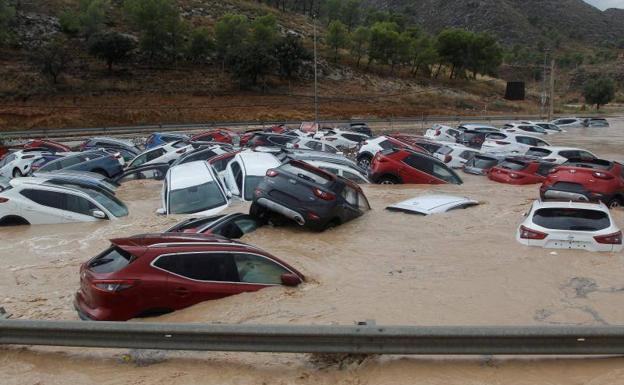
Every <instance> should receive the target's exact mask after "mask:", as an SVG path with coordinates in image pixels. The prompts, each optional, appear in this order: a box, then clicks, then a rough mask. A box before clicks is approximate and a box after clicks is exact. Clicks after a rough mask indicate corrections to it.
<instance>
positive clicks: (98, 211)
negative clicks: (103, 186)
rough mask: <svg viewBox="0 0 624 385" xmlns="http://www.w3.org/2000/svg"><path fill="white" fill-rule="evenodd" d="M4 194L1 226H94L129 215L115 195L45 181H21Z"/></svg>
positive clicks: (0, 199)
mask: <svg viewBox="0 0 624 385" xmlns="http://www.w3.org/2000/svg"><path fill="white" fill-rule="evenodd" d="M11 187H12V188H9V189H6V190H4V191H2V192H1V193H0V224H24V225H27V224H32V225H39V224H55V223H69V222H92V221H97V220H101V219H116V218H118V217H123V216H126V215H128V209H127V208H126V206H125V205H124V204H123V203H122V202H121V201H120V200H118V199H117V198H115V197H114V196H113V195H112V194H107V193H104V192H103V191H101V190H98V189H91V188H88V187H83V186H71V187H69V186H58V185H55V184H52V183H47V180H46V179H41V178H17V179H13V180H12V181H11Z"/></svg>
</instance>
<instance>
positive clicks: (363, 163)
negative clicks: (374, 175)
mask: <svg viewBox="0 0 624 385" xmlns="http://www.w3.org/2000/svg"><path fill="white" fill-rule="evenodd" d="M371 159H372V158H371V157H370V156H368V155H364V156H362V157H360V158H359V159H358V166H360V167H362V168H363V169H364V170H368V168H369V167H370V164H371Z"/></svg>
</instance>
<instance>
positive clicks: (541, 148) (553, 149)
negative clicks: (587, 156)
mask: <svg viewBox="0 0 624 385" xmlns="http://www.w3.org/2000/svg"><path fill="white" fill-rule="evenodd" d="M534 148H535V149H540V150H550V151H553V152H558V151H577V150H579V151H587V150H585V149H582V148H578V147H565V146H542V147H537V146H533V147H531V148H530V149H529V150H532V149H534ZM587 152H590V151H587Z"/></svg>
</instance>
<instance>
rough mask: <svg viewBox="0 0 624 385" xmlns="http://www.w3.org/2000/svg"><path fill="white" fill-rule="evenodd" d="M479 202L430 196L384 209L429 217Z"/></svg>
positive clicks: (456, 197)
mask: <svg viewBox="0 0 624 385" xmlns="http://www.w3.org/2000/svg"><path fill="white" fill-rule="evenodd" d="M478 204H479V202H477V201H475V200H472V199H469V198H466V197H459V196H455V195H447V194H430V195H421V196H418V197H416V198H411V199H407V200H404V201H402V202H399V203H395V204H393V205H390V206H388V207H386V210H390V211H401V212H405V213H411V214H422V215H431V214H439V213H445V212H447V211H451V210H456V209H465V208H467V207H470V206H476V205H478Z"/></svg>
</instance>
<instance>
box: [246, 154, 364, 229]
mask: <svg viewBox="0 0 624 385" xmlns="http://www.w3.org/2000/svg"><path fill="white" fill-rule="evenodd" d="M368 210H370V205H369V204H368V200H367V199H366V196H364V193H363V192H362V189H361V188H360V187H359V186H358V185H357V184H355V183H354V182H351V181H349V180H347V179H344V178H342V177H339V176H336V175H334V174H331V173H328V172H326V171H323V170H321V169H319V168H316V167H314V166H311V165H309V164H307V163H305V162H302V161H298V160H291V161H289V162H287V163H284V164H283V165H281V166H280V167H278V168H275V169H269V170H268V171H267V173H266V176H265V177H264V179H263V180H262V182H260V184H259V185H258V187H257V188H256V190H255V193H254V200H253V203H252V205H251V209H250V212H249V214H250V215H252V216H254V217H259V218H266V217H267V216H270V215H271V214H272V213H277V214H279V215H281V216H283V217H286V218H288V219H291V220H293V221H295V222H296V223H298V224H299V225H301V226H305V227H307V228H310V229H313V230H319V231H321V230H325V229H327V228H329V227H334V226H337V225H340V224H342V223H345V222H347V221H350V220H351V219H354V218H357V217H359V216H361V215H362V214H364V213H365V212H367V211H368Z"/></svg>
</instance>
